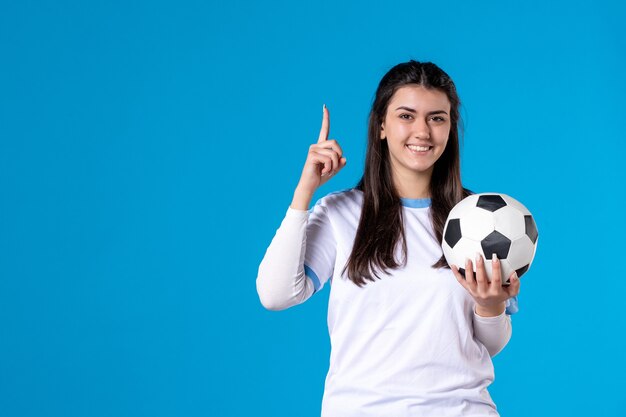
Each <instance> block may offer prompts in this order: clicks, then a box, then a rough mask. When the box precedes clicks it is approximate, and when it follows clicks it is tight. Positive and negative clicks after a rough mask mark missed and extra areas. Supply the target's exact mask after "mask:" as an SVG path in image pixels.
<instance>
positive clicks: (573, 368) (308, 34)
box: [0, 0, 626, 417]
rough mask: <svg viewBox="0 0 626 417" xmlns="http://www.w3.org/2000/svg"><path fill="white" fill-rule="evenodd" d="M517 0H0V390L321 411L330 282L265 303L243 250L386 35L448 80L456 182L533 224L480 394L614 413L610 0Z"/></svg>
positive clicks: (550, 407)
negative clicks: (459, 104)
mask: <svg viewBox="0 0 626 417" xmlns="http://www.w3.org/2000/svg"><path fill="white" fill-rule="evenodd" d="M519 3H520V4H514V3H513V2H497V1H486V2H440V3H433V2H400V3H398V2H395V3H393V2H392V3H391V4H389V3H387V2H385V3H383V2H372V1H358V2H357V1H354V2H341V1H340V2H336V1H328V0H323V1H317V2H314V3H312V2H311V3H310V4H304V3H300V2H298V3H297V4H296V3H295V2H287V1H271V2H263V3H261V2H252V1H232V2H226V1H223V2H215V1H213V2H202V1H195V2H192V1H186V2H180V1H177V2H174V1H172V2H165V1H159V2H155V1H141V0H138V1H130V2H110V1H106V2H105V1H91V2H78V1H76V2H58V1H57V2H44V1H40V2H35V1H19V2H17V1H4V2H3V3H2V7H1V11H0V57H1V58H0V198H1V200H0V415H2V416H38V417H41V416H67V417H69V416H207V415H211V416H249V415H260V416H273V417H274V416H275V417H279V416H303V417H305V416H317V415H319V410H320V404H321V396H322V392H323V384H324V378H325V374H326V371H327V367H328V357H329V349H330V346H329V341H328V333H327V328H326V308H327V299H328V291H329V290H328V289H327V288H325V289H324V291H322V292H321V293H319V294H316V296H315V297H314V298H312V299H310V300H309V301H307V302H306V303H305V304H302V305H300V306H297V307H294V308H292V309H289V310H286V311H283V312H271V311H266V310H264V309H263V307H262V306H261V304H260V302H259V300H258V296H257V294H256V288H255V279H256V273H257V268H258V264H259V262H260V260H261V258H262V257H263V254H264V253H265V249H266V247H267V245H268V244H269V242H270V240H271V238H272V237H273V235H274V232H275V231H276V228H277V227H278V225H279V224H280V221H281V219H282V217H283V215H284V213H285V211H286V209H287V207H288V205H289V203H290V202H291V196H292V193H293V189H294V187H295V185H296V184H297V181H298V179H299V176H300V172H301V169H302V165H303V163H304V160H305V158H306V153H307V150H308V146H309V145H310V144H311V143H313V142H314V141H315V140H316V138H317V135H318V132H319V126H320V122H321V108H322V104H323V103H326V105H327V106H328V107H329V109H330V114H331V133H330V136H331V138H335V139H337V140H339V142H340V144H341V145H342V147H343V149H344V152H345V155H346V156H347V159H348V165H347V167H346V168H345V169H344V170H343V171H342V172H341V173H340V174H339V175H338V176H337V177H336V178H333V179H332V181H330V182H329V183H328V184H326V185H325V186H324V187H323V188H322V189H320V190H318V194H317V195H316V196H317V197H321V196H322V195H324V194H326V193H328V192H331V191H335V190H339V189H344V188H348V187H351V186H353V185H354V184H355V183H356V181H357V180H358V179H359V176H360V173H361V171H362V166H363V156H364V151H365V133H366V119H367V114H368V111H369V107H370V105H371V101H372V98H373V94H374V91H375V89H376V86H377V84H378V81H379V80H380V78H381V77H382V75H383V74H384V73H385V72H386V71H387V70H388V69H389V68H391V67H392V66H393V65H395V64H397V63H399V62H404V61H407V60H409V59H416V60H424V61H433V62H435V63H437V64H438V65H440V66H441V67H442V68H443V69H444V70H445V71H447V72H448V73H449V74H450V75H451V76H452V78H453V79H454V80H455V82H456V84H457V87H458V90H459V93H460V96H461V99H462V101H463V112H462V114H463V117H464V119H465V125H466V133H465V144H464V147H463V154H462V157H463V160H462V162H463V176H464V182H465V184H466V186H468V187H470V188H472V189H473V190H474V191H477V192H485V191H499V192H504V193H507V194H510V195H512V196H514V197H516V198H518V199H519V200H520V201H522V202H523V203H524V204H525V205H526V206H527V207H528V208H529V209H530V210H531V211H532V212H533V213H534V214H535V217H536V220H537V223H538V226H539V230H540V240H539V249H538V252H537V256H536V258H535V263H534V264H533V267H532V268H531V270H530V272H529V273H528V274H527V275H526V276H524V277H523V278H522V286H521V293H520V297H519V299H520V312H519V313H517V314H516V315H515V316H513V327H514V331H513V338H512V340H511V341H510V343H509V344H508V346H507V347H506V348H505V350H504V351H503V352H502V353H500V354H499V355H498V356H496V357H495V358H494V362H495V367H496V381H495V382H494V384H493V385H492V386H491V388H490V391H491V394H492V396H493V398H494V401H495V402H496V404H497V405H498V409H499V411H500V412H501V414H502V415H503V416H510V417H513V416H528V415H534V416H552V415H576V416H587V415H596V416H617V415H623V406H624V401H623V399H620V398H623V392H622V389H621V388H620V387H623V380H622V378H623V375H624V374H625V373H626V365H625V361H624V356H623V353H622V352H623V335H622V333H624V330H625V325H624V319H623V311H624V306H623V294H624V290H626V285H625V281H626V278H625V276H624V273H623V271H622V263H623V262H622V261H620V258H619V257H620V256H622V255H623V251H624V243H623V242H624V241H623V236H622V235H623V234H624V231H625V230H626V227H625V220H624V215H623V207H624V205H623V193H624V186H623V184H622V182H623V181H624V179H626V172H625V165H626V164H624V162H623V155H624V152H625V151H626V147H625V144H624V143H625V141H624V134H623V130H622V127H623V120H624V117H623V111H624V104H623V103H624V94H625V93H626V82H625V81H624V76H623V74H624V71H625V68H624V64H625V60H626V56H625V55H626V45H625V44H626V36H625V33H624V31H623V30H622V29H621V27H622V23H623V21H624V18H625V17H626V10H625V7H624V5H623V3H622V4H618V2H606V1H605V2H599V3H598V2H591V1H584V2H581V1H567V2H566V1H555V2H542V1H526V2H519ZM544 3H549V4H544Z"/></svg>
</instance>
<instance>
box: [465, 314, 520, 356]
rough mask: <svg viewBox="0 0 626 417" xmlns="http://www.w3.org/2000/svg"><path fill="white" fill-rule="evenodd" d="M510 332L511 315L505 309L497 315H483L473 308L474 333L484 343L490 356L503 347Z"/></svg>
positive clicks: (511, 330) (508, 338)
mask: <svg viewBox="0 0 626 417" xmlns="http://www.w3.org/2000/svg"><path fill="white" fill-rule="evenodd" d="M512 332H513V329H512V326H511V317H510V316H509V315H508V314H506V311H504V310H503V311H502V313H501V314H500V315H498V316H492V317H483V316H481V315H479V314H478V313H477V312H476V310H474V335H475V336H476V339H478V341H480V342H481V343H482V344H483V345H485V347H486V348H487V351H488V352H489V355H490V356H491V357H494V356H496V355H497V354H498V353H500V352H501V351H502V349H504V347H505V346H506V344H507V343H508V342H509V340H510V339H511V334H512Z"/></svg>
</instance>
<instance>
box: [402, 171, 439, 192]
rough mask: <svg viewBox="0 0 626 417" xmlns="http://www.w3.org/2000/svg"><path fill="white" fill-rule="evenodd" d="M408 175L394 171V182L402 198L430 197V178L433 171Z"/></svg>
mask: <svg viewBox="0 0 626 417" xmlns="http://www.w3.org/2000/svg"><path fill="white" fill-rule="evenodd" d="M411 174H412V175H406V174H404V175H403V174H402V173H399V172H394V173H393V183H394V186H395V187H396V191H397V192H398V195H399V196H400V198H411V199H415V198H430V197H431V196H430V178H431V176H432V171H429V172H427V173H418V175H415V173H411Z"/></svg>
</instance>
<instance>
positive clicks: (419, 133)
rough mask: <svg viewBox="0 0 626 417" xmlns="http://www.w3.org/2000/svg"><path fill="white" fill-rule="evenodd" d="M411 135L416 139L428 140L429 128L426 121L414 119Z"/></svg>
mask: <svg viewBox="0 0 626 417" xmlns="http://www.w3.org/2000/svg"><path fill="white" fill-rule="evenodd" d="M413 135H414V136H415V137H416V138H418V139H429V138H430V127H429V126H428V123H427V122H426V120H422V119H416V120H415V123H414V124H413Z"/></svg>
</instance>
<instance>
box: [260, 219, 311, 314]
mask: <svg viewBox="0 0 626 417" xmlns="http://www.w3.org/2000/svg"><path fill="white" fill-rule="evenodd" d="M308 215H309V213H308V211H306V210H296V209H292V208H291V207H289V208H288V209H287V213H286V214H285V218H284V219H283V221H282V223H281V225H280V227H279V228H278V230H277V231H276V235H275V236H274V238H273V239H272V242H271V243H270V246H269V247H268V248H267V251H266V252H265V256H264V257H263V260H262V261H261V265H260V266H259V274H258V276H257V279H256V288H257V293H258V294H259V298H260V300H261V304H263V307H265V308H267V309H268V310H284V309H287V308H289V307H292V306H294V305H297V304H301V303H303V302H305V301H306V300H307V299H309V297H311V295H313V293H314V287H313V283H312V282H311V280H309V279H307V278H306V276H305V273H304V254H305V249H306V225H307V218H308Z"/></svg>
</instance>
